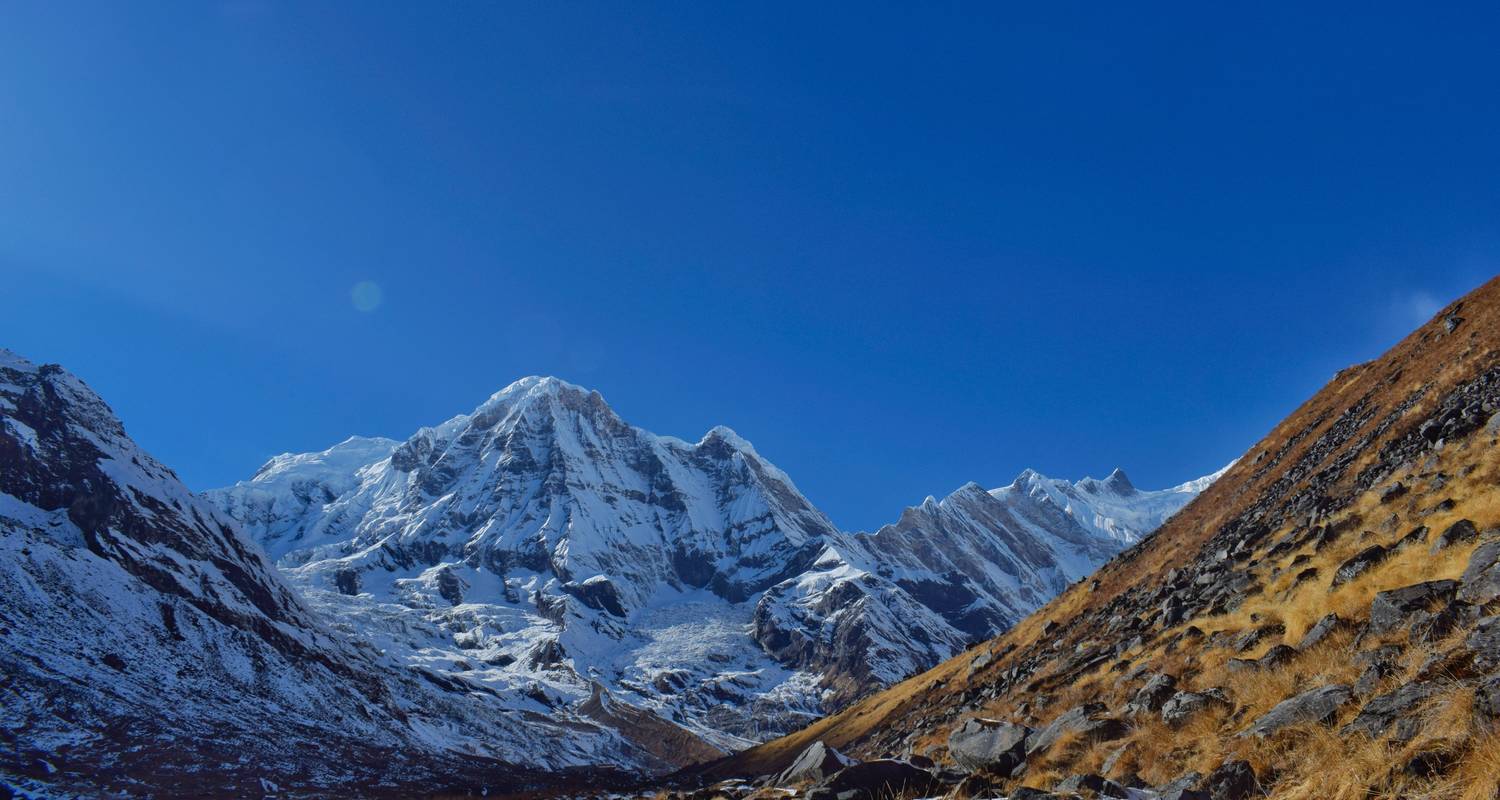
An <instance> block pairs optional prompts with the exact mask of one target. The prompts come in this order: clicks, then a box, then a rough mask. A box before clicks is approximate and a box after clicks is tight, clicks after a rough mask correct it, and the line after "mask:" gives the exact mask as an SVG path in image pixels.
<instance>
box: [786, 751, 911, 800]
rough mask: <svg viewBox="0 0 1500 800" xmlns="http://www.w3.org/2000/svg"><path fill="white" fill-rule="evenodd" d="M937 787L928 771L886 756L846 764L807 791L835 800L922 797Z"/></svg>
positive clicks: (809, 795) (809, 794) (810, 794)
mask: <svg viewBox="0 0 1500 800" xmlns="http://www.w3.org/2000/svg"><path fill="white" fill-rule="evenodd" d="M939 786H940V781H938V779H937V776H935V775H933V774H932V773H931V772H928V771H927V770H925V769H918V768H916V767H914V766H912V765H911V764H908V763H906V762H905V761H896V760H894V759H888V758H886V759H879V760H876V761H866V762H863V763H860V764H853V765H851V766H848V767H845V768H844V769H841V770H839V771H838V772H836V773H834V774H833V775H832V776H830V777H828V778H826V779H824V780H823V782H821V783H819V784H818V785H817V786H816V787H814V789H813V790H812V791H809V792H808V797H812V796H813V795H814V794H817V795H819V796H825V797H829V798H836V799H837V800H882V799H883V798H890V797H925V796H927V795H928V794H929V793H931V792H933V791H934V790H936V789H937V788H938V787H939ZM820 790H821V791H820Z"/></svg>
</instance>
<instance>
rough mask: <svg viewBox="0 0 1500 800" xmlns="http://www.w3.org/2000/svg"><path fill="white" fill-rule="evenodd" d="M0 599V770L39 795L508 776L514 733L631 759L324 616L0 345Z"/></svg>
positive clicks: (122, 436) (526, 750)
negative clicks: (393, 654) (0, 739)
mask: <svg viewBox="0 0 1500 800" xmlns="http://www.w3.org/2000/svg"><path fill="white" fill-rule="evenodd" d="M363 457H364V456H361V457H360V459H362V458H363ZM360 459H355V460H360ZM300 463H302V464H307V463H310V462H306V461H304V462H300ZM324 466H325V467H329V468H330V469H331V468H332V466H337V467H340V468H342V467H347V466H349V464H347V463H344V464H336V465H330V464H329V463H328V462H326V461H325V462H324ZM0 594H3V595H4V597H5V602H4V603H3V604H0V632H3V635H0V671H3V674H4V675H5V686H4V690H3V693H4V696H5V702H4V703H0V733H3V736H4V739H5V741H6V742H7V743H8V744H7V746H6V747H5V748H4V749H3V752H0V782H3V783H5V784H6V785H9V786H12V787H14V788H16V789H17V790H21V791H24V792H27V793H33V794H35V795H36V796H48V797H54V796H55V797H68V796H75V792H76V793H81V794H78V795H76V796H98V795H100V794H107V795H110V796H124V795H140V794H145V795H162V796H165V795H184V794H185V793H186V794H193V793H195V792H194V790H191V789H189V788H188V787H193V786H197V787H200V790H201V788H202V787H216V789H215V790H214V792H213V793H216V794H217V793H222V794H225V795H240V794H250V793H254V794H262V793H264V792H265V791H266V790H267V787H268V786H271V787H274V786H278V785H285V786H295V787H298V788H299V789H301V790H303V791H317V790H319V788H320V787H321V788H327V787H333V786H337V787H340V788H341V789H343V790H344V791H354V792H356V793H358V792H359V791H361V787H365V788H368V787H372V786H374V785H375V784H376V783H379V782H382V781H398V782H399V781H407V782H411V783H414V784H416V783H421V782H424V781H432V780H438V779H441V780H444V781H459V782H462V783H465V784H466V785H473V786H476V787H480V786H485V785H492V786H494V787H495V788H509V789H517V788H524V787H525V786H526V785H527V783H526V781H528V780H535V775H534V774H532V775H530V776H528V773H526V772H524V771H522V770H519V769H517V768H516V767H515V766H513V765H514V764H515V763H516V762H518V761H525V762H527V763H529V764H545V763H546V762H545V761H540V760H538V756H539V755H541V754H539V752H538V750H537V748H535V747H527V746H523V745H518V744H517V743H525V742H527V741H528V740H529V741H538V740H541V741H548V742H549V745H550V747H549V749H550V750H553V751H555V752H557V753H562V754H567V753H568V752H569V748H572V750H571V752H572V756H571V761H572V762H574V763H582V762H596V761H603V762H608V761H616V760H619V761H623V760H628V759H632V758H638V757H639V755H638V754H637V752H636V751H635V750H634V749H633V748H632V747H631V746H630V745H628V744H626V743H625V742H623V741H622V740H621V739H620V738H619V737H618V736H616V735H615V734H614V733H612V732H611V731H610V730H608V729H606V728H603V727H600V726H593V725H591V724H589V723H588V721H587V720H583V719H580V720H577V721H570V724H568V725H566V726H565V725H562V724H560V723H559V722H558V721H555V720H553V719H550V718H548V717H544V716H541V715H538V716H537V718H535V719H530V718H522V717H521V716H519V715H518V714H517V712H516V711H515V709H514V706H513V704H510V703H502V702H501V700H500V698H498V697H494V696H492V695H490V694H487V693H486V692H485V691H484V690H483V689H482V687H479V686H476V685H472V684H469V683H467V682H465V681H463V680H462V679H461V678H459V677H456V676H447V675H441V674H437V673H432V672H424V671H421V670H420V669H417V668H414V667H416V666H417V665H415V664H413V663H411V662H410V661H408V660H400V661H397V660H393V659H391V658H389V657H387V656H385V655H384V654H382V653H380V652H379V651H378V650H376V649H374V648H371V647H369V646H368V645H367V644H366V643H365V641H364V640H363V639H359V638H351V637H349V636H347V635H345V634H343V633H341V632H339V631H338V630H336V629H335V628H333V627H331V626H330V625H329V624H327V622H326V621H325V620H324V618H323V617H322V616H321V615H320V614H319V613H318V612H317V611H315V610H314V609H312V608H310V607H309V606H308V605H307V604H306V603H305V602H304V600H303V599H302V598H301V597H300V596H299V594H298V592H297V591H296V590H294V589H293V588H291V587H290V586H288V585H287V583H286V581H285V580H284V579H283V578H282V577H281V576H280V574H279V573H278V571H277V570H276V569H275V568H274V567H272V566H271V564H270V563H268V562H267V561H266V559H265V557H264V556H263V555H262V554H261V552H260V550H259V548H258V547H256V546H255V545H254V544H253V543H251V542H249V541H248V540H246V539H245V538H243V536H242V535H241V534H240V532H239V531H238V530H237V528H236V526H235V524H234V523H233V522H232V521H231V520H230V519H229V518H228V517H227V516H225V515H224V514H222V513H220V512H219V511H218V510H217V509H215V508H214V507H213V506H212V505H210V504H208V503H206V502H204V501H203V500H202V499H201V498H199V497H197V496H195V495H193V494H192V493H191V492H190V491H189V490H188V489H187V488H186V487H184V486H183V485H182V484H181V483H180V482H179V481H178V479H177V477H176V475H174V474H173V473H172V471H171V470H169V469H168V468H166V467H165V466H163V465H162V464H160V463H159V462H157V461H156V460H155V459H153V458H152V457H151V456H150V455H149V454H147V453H145V452H144V451H142V450H141V449H140V448H139V447H137V446H136V445H135V443H134V442H133V441H131V440H130V438H129V437H128V436H127V435H126V433H125V430H124V427H123V425H122V424H121V423H120V421H119V420H118V419H117V418H116V417H115V415H114V413H113V412H112V411H111V410H110V409H109V407H108V406H107V405H106V404H105V403H104V401H103V400H102V399H100V398H99V396H98V395H96V394H95V393H94V392H93V391H92V390H91V389H89V387H88V386H87V385H85V384H84V383H83V382H82V381H80V380H79V379H78V378H76V377H74V376H72V375H71V374H69V373H67V372H66V371H64V370H62V369H61V368H60V367H57V366H54V365H36V364H33V363H31V362H29V361H27V360H25V359H23V358H21V357H20V356H18V355H16V354H14V353H12V352H10V351H7V350H3V349H0ZM559 760H561V761H562V762H563V765H565V764H566V763H568V760H569V759H568V757H567V756H566V755H564V756H563V757H562V758H561V759H559Z"/></svg>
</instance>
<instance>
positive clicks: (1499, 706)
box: [1474, 672, 1500, 719]
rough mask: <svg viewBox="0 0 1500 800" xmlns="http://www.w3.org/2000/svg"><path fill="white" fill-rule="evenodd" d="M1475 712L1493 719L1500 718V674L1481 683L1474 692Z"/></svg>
mask: <svg viewBox="0 0 1500 800" xmlns="http://www.w3.org/2000/svg"><path fill="white" fill-rule="evenodd" d="M1474 710H1475V711H1477V712H1479V713H1480V714H1483V715H1484V716H1486V717H1489V718H1491V719H1496V718H1500V672H1497V673H1495V674H1493V675H1491V676H1489V677H1488V678H1485V679H1484V680H1483V681H1480V683H1479V688H1478V689H1477V690H1475V692H1474Z"/></svg>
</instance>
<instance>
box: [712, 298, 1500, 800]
mask: <svg viewBox="0 0 1500 800" xmlns="http://www.w3.org/2000/svg"><path fill="white" fill-rule="evenodd" d="M1497 437H1500V279H1496V280H1492V281H1491V282H1490V283H1488V284H1486V285H1485V286H1483V287H1481V288H1479V289H1477V290H1475V291H1474V292H1473V293H1471V294H1470V295H1469V296H1467V297H1465V298H1464V299H1463V300H1461V301H1459V302H1456V303H1454V304H1452V305H1450V306H1449V307H1448V308H1446V309H1444V310H1443V311H1442V312H1440V313H1439V314H1438V315H1437V317H1435V318H1434V319H1433V320H1432V321H1431V322H1429V323H1428V324H1426V325H1424V326H1423V327H1421V328H1419V329H1418V330H1417V331H1416V332H1414V333H1412V334H1411V335H1410V336H1408V337H1407V338H1406V339H1405V340H1403V341H1402V342H1401V343H1400V344H1398V345H1397V346H1396V347H1394V348H1393V349H1392V350H1391V351H1390V352H1388V353H1386V354H1385V355H1384V356H1382V357H1381V358H1379V359H1377V360H1375V361H1371V362H1368V363H1364V364H1359V365H1356V366H1354V367H1350V368H1348V369H1345V370H1343V371H1341V372H1340V373H1339V374H1338V375H1336V376H1335V377H1334V378H1333V380H1332V381H1331V382H1330V383H1329V384H1328V385H1327V386H1326V387H1325V388H1324V389H1323V390H1322V391H1320V392H1319V393H1318V394H1317V395H1315V396H1314V397H1313V398H1311V399H1310V400H1308V401H1307V402H1306V403H1304V404H1303V405H1302V407H1300V408H1299V409H1298V410H1297V411H1296V412H1295V413H1293V414H1292V415H1291V416H1290V417H1288V418H1287V419H1286V420H1284V421H1283V422H1282V423H1281V424H1279V425H1278V426H1277V427H1276V428H1275V429H1274V430H1272V431H1271V432H1270V433H1269V434H1268V435H1267V436H1266V438H1265V439H1263V440H1262V441H1261V442H1259V443H1258V444H1256V445H1255V446H1254V447H1253V448H1251V449H1250V450H1249V451H1248V453H1247V454H1246V455H1245V456H1244V457H1243V458H1242V459H1240V460H1239V461H1238V462H1237V463H1236V464H1234V465H1232V466H1231V467H1230V468H1229V469H1228V470H1227V471H1226V472H1225V473H1224V474H1223V475H1222V477H1220V478H1219V479H1218V480H1217V481H1215V482H1213V483H1212V485H1211V486H1209V487H1208V488H1206V489H1205V490H1204V491H1203V493H1202V495H1201V496H1200V497H1198V498H1197V499H1196V500H1194V501H1193V502H1192V503H1191V504H1189V505H1188V506H1187V507H1186V508H1184V509H1183V510H1182V511H1181V512H1180V513H1178V514H1176V515H1174V516H1172V517H1171V518H1170V519H1169V520H1167V522H1166V523H1165V524H1164V525H1163V526H1162V527H1161V529H1160V530H1158V531H1157V532H1156V533H1155V534H1153V535H1152V536H1150V537H1148V538H1145V539H1144V540H1142V541H1141V542H1140V543H1138V544H1136V545H1134V546H1133V547H1131V548H1130V549H1128V550H1126V551H1125V552H1124V553H1122V554H1120V555H1118V556H1116V557H1115V558H1113V559H1112V560H1110V561H1109V562H1108V563H1107V564H1105V565H1104V566H1103V567H1102V568H1100V569H1099V570H1098V571H1097V572H1096V573H1095V574H1094V575H1093V576H1091V578H1090V579H1089V580H1087V581H1083V582H1080V583H1078V584H1075V585H1073V586H1071V587H1070V588H1068V589H1067V590H1066V591H1064V592H1063V593H1062V594H1061V595H1059V596H1058V597H1056V598H1054V599H1052V600H1051V601H1050V602H1048V603H1047V604H1046V605H1045V606H1044V607H1042V608H1041V609H1040V610H1039V611H1037V612H1036V613H1034V614H1032V615H1030V616H1029V617H1027V618H1026V619H1025V620H1023V621H1022V622H1020V623H1019V624H1018V625H1016V626H1015V627H1014V628H1013V629H1012V630H1011V631H1009V632H1008V633H1006V634H1003V635H1001V636H999V637H998V638H996V639H994V640H992V641H990V642H987V643H985V644H983V645H981V646H979V647H976V648H975V649H974V650H972V651H970V652H969V653H966V654H964V655H962V656H959V657H957V658H954V659H951V660H949V661H947V662H945V663H943V664H941V665H939V666H938V667H936V668H934V669H932V670H930V671H928V672H926V673H924V674H921V675H918V676H915V677H913V678H911V679H910V680H907V681H905V682H902V683H900V684H898V685H895V686H893V687H891V688H889V689H887V690H885V691H882V692H879V693H876V694H874V695H872V696H870V697H868V698H866V699H864V700H862V701H860V702H858V703H856V704H854V705H853V706H851V707H850V708H848V709H845V710H844V711H842V712H839V713H837V714H834V715H832V716H830V717H828V718H826V719H824V720H820V721H819V722H817V723H815V724H813V725H811V726H809V727H808V728H806V729H804V730H802V731H798V732H796V733H794V734H792V735H789V736H787V737H784V738H782V739H778V740H775V741H772V742H769V743H766V744H764V745H762V746H759V747H756V748H753V749H750V750H747V751H745V752H743V753H740V754H738V755H736V756H734V757H732V758H729V759H726V760H724V761H722V762H720V763H718V764H715V765H713V766H712V767H711V768H709V769H707V770H706V774H708V775H714V776H731V775H741V776H751V775H760V774H772V773H775V772H777V771H779V770H782V769H784V768H786V767H787V765H789V764H791V763H792V761H793V759H794V758H795V757H796V756H797V755H798V754H799V753H802V752H803V751H804V750H805V749H806V748H807V747H809V746H810V745H813V744H815V743H819V746H826V747H834V748H838V749H839V750H840V751H842V752H843V753H845V754H847V755H850V756H854V757H858V758H864V759H869V758H874V757H879V756H888V757H905V756H910V755H913V754H916V755H923V756H927V757H931V758H933V759H935V760H937V761H938V762H946V763H951V764H953V765H954V766H956V767H957V768H958V770H959V771H958V772H957V773H956V775H958V776H963V775H968V777H969V780H968V782H967V783H966V784H965V787H967V788H964V789H961V791H965V792H974V791H980V790H982V791H983V792H985V793H986V794H985V795H984V796H1006V795H1009V794H1012V793H1017V792H1022V787H1027V789H1026V790H1025V791H1030V792H1033V793H1034V792H1035V790H1036V789H1037V788H1041V789H1051V790H1054V791H1056V792H1058V793H1060V794H1063V795H1064V796H1067V795H1068V794H1069V793H1070V792H1075V791H1083V790H1087V791H1090V792H1095V793H1099V796H1120V797H1123V796H1126V795H1127V788H1129V791H1130V792H1134V794H1131V795H1130V796H1141V797H1157V796H1161V797H1234V798H1248V797H1260V796H1270V797H1306V798H1314V797H1317V798H1323V797H1373V796H1382V797H1384V796H1391V797H1398V796H1400V797H1406V796H1410V797H1455V798H1456V797H1493V796H1495V793H1496V792H1497V791H1500V783H1497V781H1500V773H1497V772H1496V770H1495V765H1496V764H1497V763H1500V745H1497V742H1500V634H1497V631H1500V615H1497V612H1500V455H1497V453H1500V438H1497ZM1083 483H1084V482H1080V484H1078V486H1079V487H1082V486H1083ZM1106 483H1116V484H1118V485H1123V483H1124V481H1116V480H1114V479H1111V480H1110V481H1107V482H1106ZM880 763H882V764H883V763H885V762H880ZM880 769H884V770H887V771H892V770H896V768H895V767H886V766H881V767H880ZM865 770H866V772H873V771H875V768H874V767H866V768H865ZM700 774H704V773H700ZM851 774H852V773H851ZM862 774H863V773H862ZM853 780H854V778H853V777H850V778H848V779H847V780H846V779H841V778H838V777H836V776H835V777H832V778H829V779H827V780H826V781H825V782H824V783H823V784H820V786H821V787H822V788H816V789H815V790H814V792H813V794H818V793H819V792H822V793H824V794H825V795H826V793H827V792H828V791H832V788H831V787H834V786H835V784H837V785H844V783H849V782H850V781H853ZM912 780H915V779H912ZM923 780H926V779H923ZM840 781H843V783H840ZM913 785H915V784H913ZM923 785H924V786H925V784H923ZM929 788H930V787H929ZM924 791H926V789H924ZM934 791H936V790H934ZM729 794H731V795H733V794H734V793H733V792H730V793H729ZM819 796H823V795H819ZM851 796H852V795H851ZM1017 796H1020V795H1019V794H1018V795H1017ZM1026 796H1031V795H1030V794H1027V795H1026Z"/></svg>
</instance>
